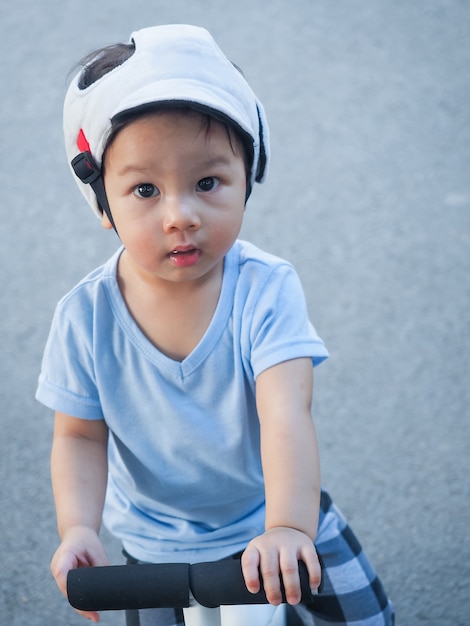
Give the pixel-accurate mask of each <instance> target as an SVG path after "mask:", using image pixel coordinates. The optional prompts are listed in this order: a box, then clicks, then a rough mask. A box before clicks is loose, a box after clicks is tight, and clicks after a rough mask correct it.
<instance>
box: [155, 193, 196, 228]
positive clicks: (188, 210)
mask: <svg viewBox="0 0 470 626" xmlns="http://www.w3.org/2000/svg"><path fill="white" fill-rule="evenodd" d="M200 225H201V222H200V218H199V215H198V213H197V211H196V209H195V207H194V203H193V202H191V200H190V199H188V198H184V197H181V196H175V197H172V198H165V209H164V218H163V228H164V230H165V231H167V232H169V231H172V230H188V229H192V230H196V229H197V228H199V226H200Z"/></svg>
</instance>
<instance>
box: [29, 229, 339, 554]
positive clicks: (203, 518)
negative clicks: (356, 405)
mask: <svg viewBox="0 0 470 626" xmlns="http://www.w3.org/2000/svg"><path fill="white" fill-rule="evenodd" d="M121 252H122V250H119V251H118V252H117V253H116V254H115V255H114V256H113V257H112V258H111V259H110V260H109V261H108V262H107V263H106V264H105V265H104V266H102V267H100V268H98V269H97V270H95V271H94V272H92V273H91V274H89V275H88V276H87V277H86V278H85V279H83V280H82V281H81V282H80V283H79V284H78V285H77V286H76V287H75V288H74V289H73V290H72V291H71V292H70V293H69V294H68V295H66V296H65V297H64V298H63V299H62V300H61V301H60V302H59V304H58V306H57V309H56V312H55V315H54V319H53V322H52V327H51V331H50V335H49V339H48V342H47V345H46V349H45V353H44V358H43V364H42V371H41V374H40V377H39V385H38V390H37V398H38V400H39V401H40V402H42V403H43V404H45V405H46V406H48V407H50V408H52V409H54V410H56V411H61V412H63V413H67V414H69V415H72V416H75V417H78V418H83V419H90V420H100V419H105V421H106V423H107V425H108V427H109V433H110V439H109V478H108V489H107V496H106V505H105V511H104V517H103V519H104V523H105V525H106V526H107V527H108V528H109V530H110V531H111V532H112V533H113V534H114V535H115V536H117V537H118V538H119V539H120V540H121V541H122V543H123V546H124V548H125V549H126V550H127V551H128V552H129V554H131V555H132V556H134V557H135V558H137V559H139V560H142V561H149V562H198V561H210V560H217V559H220V558H224V557H226V556H229V555H230V554H233V553H235V552H238V551H239V550H242V549H244V547H245V546H246V544H247V543H248V542H249V541H250V540H251V539H252V538H253V537H254V536H256V535H258V534H260V533H262V532H263V530H264V514H265V504H264V486H263V475H262V468H261V460H260V449H259V421H258V415H257V411H256V403H255V381H256V377H257V376H258V375H259V374H260V373H261V372H263V371H264V370H266V369H267V368H269V367H271V366H273V365H276V364H278V363H280V362H282V361H286V360H289V359H294V358H299V357H311V358H312V359H313V363H314V364H317V363H320V362H321V361H322V360H324V359H325V358H326V357H327V356H328V353H327V350H326V348H325V346H324V344H323V342H322V340H321V339H320V338H319V337H318V335H317V334H316V332H315V330H314V329H313V327H312V325H311V324H310V322H309V321H308V315H307V308H306V302H305V297H304V294H303V291H302V287H301V285H300V281H299V279H298V277H297V274H296V273H295V271H294V270H293V268H292V266H291V265H290V264H289V263H287V262H285V261H283V260H281V259H278V258H276V257H273V256H272V255H269V254H266V253H264V252H262V251H261V250H259V249H258V248H256V247H255V246H253V245H251V244H248V243H246V242H242V241H237V242H236V243H235V244H234V246H233V247H232V249H231V250H230V251H229V253H228V254H227V256H226V258H225V263H224V275H223V282H222V290H221V295H220V298H219V302H218V305H217V308H216V311H215V313H214V316H213V319H212V321H211V323H210V325H209V327H208V328H207V331H206V333H205V334H204V336H203V338H202V339H201V341H200V342H199V344H198V345H197V346H196V348H195V349H194V350H193V352H191V354H189V356H188V357H187V358H185V359H184V360H183V361H182V362H179V361H174V360H172V359H170V358H168V357H167V356H165V355H164V354H162V353H161V352H160V351H159V350H157V348H155V346H154V345H153V344H152V343H151V342H150V341H149V340H148V339H147V338H146V337H145V336H144V334H143V333H142V332H141V330H140V329H139V327H138V326H137V324H136V323H135V322H134V320H133V318H132V317H131V315H130V313H129V311H128V310H127V308H126V305H125V303H124V301H123V299H122V296H121V293H120V291H119V287H118V283H117V280H116V267H117V262H118V259H119V255H120V254H121Z"/></svg>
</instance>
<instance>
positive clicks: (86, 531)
mask: <svg viewBox="0 0 470 626" xmlns="http://www.w3.org/2000/svg"><path fill="white" fill-rule="evenodd" d="M100 565H109V561H108V557H107V556H106V553H105V551H104V548H103V545H102V543H101V541H100V540H99V538H98V535H97V533H96V532H95V531H94V530H93V529H92V528H89V527H87V526H73V527H71V528H69V529H68V530H67V531H66V532H65V533H64V536H63V537H62V543H61V544H60V546H59V547H58V549H57V551H56V553H55V554H54V556H53V558H52V561H51V572H52V575H53V576H54V578H55V581H56V583H57V585H58V587H59V589H60V590H61V592H62V593H63V594H64V596H65V597H67V574H68V572H69V571H70V570H71V569H77V568H78V567H88V566H100ZM77 613H79V614H80V615H82V616H83V617H86V618H87V619H89V620H91V621H92V622H99V620H100V617H99V614H98V613H97V612H95V611H77Z"/></svg>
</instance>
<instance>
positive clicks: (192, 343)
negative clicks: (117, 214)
mask: <svg viewBox="0 0 470 626" xmlns="http://www.w3.org/2000/svg"><path fill="white" fill-rule="evenodd" d="M222 278H223V262H222V263H221V264H220V266H219V267H217V268H215V270H214V271H213V272H211V273H210V274H209V275H208V276H206V277H204V278H203V279H201V280H199V281H197V282H192V281H191V282H183V283H174V282H170V281H155V282H153V283H151V282H149V281H147V280H143V279H142V278H141V277H138V276H136V275H135V274H133V273H132V272H130V271H129V267H128V266H127V264H126V262H125V258H124V259H123V261H120V263H119V265H118V284H119V288H120V291H121V294H122V297H123V300H124V302H125V304H126V306H127V309H128V310H129V313H130V314H131V315H132V317H133V318H134V320H135V322H136V323H137V325H138V326H139V328H140V329H141V331H142V332H143V334H144V335H145V336H146V337H147V339H148V340H149V341H150V342H151V343H152V344H153V345H154V346H155V347H156V348H157V349H158V350H160V352H162V353H163V354H165V355H166V356H168V357H169V358H171V359H173V360H175V361H183V360H184V359H185V358H186V357H187V356H188V355H189V354H190V353H191V352H192V351H193V350H194V349H195V348H196V346H197V345H198V343H199V342H200V341H201V339H202V337H203V336H204V334H205V332H206V331H207V329H208V327H209V325H210V323H211V320H212V318H213V315H214V312H215V310H216V308H217V303H218V300H219V296H220V291H221V288H222Z"/></svg>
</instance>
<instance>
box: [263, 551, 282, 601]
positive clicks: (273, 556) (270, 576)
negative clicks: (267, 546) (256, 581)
mask: <svg viewBox="0 0 470 626" xmlns="http://www.w3.org/2000/svg"><path fill="white" fill-rule="evenodd" d="M260 572H261V577H262V579H263V587H264V591H265V593H266V598H267V599H268V602H269V603H270V604H273V605H274V606H277V605H278V604H281V602H282V592H281V580H280V572H279V554H278V552H277V550H270V551H266V552H263V554H262V555H261V563H260Z"/></svg>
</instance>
